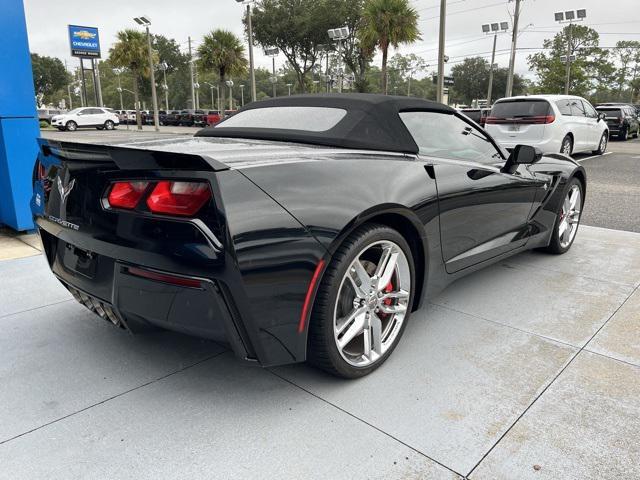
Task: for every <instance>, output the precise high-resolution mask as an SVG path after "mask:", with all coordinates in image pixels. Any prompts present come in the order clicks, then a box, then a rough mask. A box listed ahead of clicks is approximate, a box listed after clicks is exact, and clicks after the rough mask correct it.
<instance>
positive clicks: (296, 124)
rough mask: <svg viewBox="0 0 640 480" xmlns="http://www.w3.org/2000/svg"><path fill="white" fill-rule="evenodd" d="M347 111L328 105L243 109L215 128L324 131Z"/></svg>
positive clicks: (329, 128)
mask: <svg viewBox="0 0 640 480" xmlns="http://www.w3.org/2000/svg"><path fill="white" fill-rule="evenodd" d="M346 114H347V111H346V110H344V109H342V108H329V107H267V108H255V109H252V110H245V111H244V112H240V113H237V114H236V115H234V116H233V117H230V118H229V119H227V120H225V121H224V122H222V123H220V124H219V125H217V126H216V127H215V128H264V129H283V130H303V131H308V132H326V131H327V130H331V129H332V128H333V127H335V126H336V125H337V124H338V123H339V122H340V120H342V119H343V118H344V117H345V115H346Z"/></svg>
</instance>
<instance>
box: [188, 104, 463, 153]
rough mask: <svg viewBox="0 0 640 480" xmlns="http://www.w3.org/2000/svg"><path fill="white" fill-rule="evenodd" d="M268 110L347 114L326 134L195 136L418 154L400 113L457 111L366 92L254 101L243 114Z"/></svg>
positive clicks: (237, 131) (239, 130) (250, 131)
mask: <svg viewBox="0 0 640 480" xmlns="http://www.w3.org/2000/svg"><path fill="white" fill-rule="evenodd" d="M269 107H329V108H341V109H344V110H346V111H347V114H346V115H345V116H344V118H342V120H340V121H339V122H338V123H337V124H336V125H335V126H334V127H333V128H331V129H330V130H327V131H324V132H313V131H308V130H291V129H280V128H277V125H273V128H243V127H225V128H217V127H208V128H205V129H203V130H200V131H199V132H198V133H196V137H226V138H250V139H257V140H276V141H282V142H299V143H309V144H314V145H327V146H335V147H342V148H354V149H364V150H382V151H393V152H406V153H418V146H417V145H416V142H415V141H414V140H413V137H412V136H411V134H410V133H409V131H408V130H407V128H406V127H405V125H404V123H403V122H402V120H401V119H400V116H399V115H398V113H400V112H410V111H435V112H441V113H446V114H453V113H454V112H455V110H453V109H452V108H450V107H448V106H446V105H443V104H441V103H436V102H431V101H428V100H422V99H419V98H411V97H394V96H388V95H372V94H366V93H350V94H322V95H297V96H291V97H280V98H274V99H270V100H264V101H260V102H254V103H251V104H250V105H248V106H246V107H244V108H243V109H241V110H240V112H243V111H246V110H253V109H257V108H269Z"/></svg>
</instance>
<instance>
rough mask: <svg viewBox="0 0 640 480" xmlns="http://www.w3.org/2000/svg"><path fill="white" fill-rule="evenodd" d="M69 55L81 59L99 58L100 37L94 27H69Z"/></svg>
mask: <svg viewBox="0 0 640 480" xmlns="http://www.w3.org/2000/svg"><path fill="white" fill-rule="evenodd" d="M69 44H70V45H71V55H72V56H74V57H82V58H100V37H99V36H98V29H97V28H95V27H80V26H78V25H69Z"/></svg>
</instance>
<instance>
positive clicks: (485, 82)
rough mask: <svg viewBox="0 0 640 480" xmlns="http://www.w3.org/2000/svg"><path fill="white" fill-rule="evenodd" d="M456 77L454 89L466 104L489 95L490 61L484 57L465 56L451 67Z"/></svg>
mask: <svg viewBox="0 0 640 480" xmlns="http://www.w3.org/2000/svg"><path fill="white" fill-rule="evenodd" d="M451 74H452V76H453V78H454V79H455V87H454V90H455V91H456V93H457V97H458V98H459V99H460V100H462V101H463V102H464V103H465V104H467V105H471V102H472V101H473V100H476V99H479V98H486V97H487V90H488V87H489V62H488V61H486V60H485V59H484V58H482V57H471V58H465V59H464V60H463V61H462V63H458V64H456V65H454V66H453V67H452V68H451Z"/></svg>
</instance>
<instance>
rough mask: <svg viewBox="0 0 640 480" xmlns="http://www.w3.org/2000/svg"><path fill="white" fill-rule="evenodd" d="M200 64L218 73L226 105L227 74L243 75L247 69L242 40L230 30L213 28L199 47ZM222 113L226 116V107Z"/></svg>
mask: <svg viewBox="0 0 640 480" xmlns="http://www.w3.org/2000/svg"><path fill="white" fill-rule="evenodd" d="M198 56H199V57H200V65H201V66H202V67H203V68H204V69H205V70H206V69H212V70H214V71H215V72H216V73H217V74H218V78H219V81H220V92H221V97H222V100H223V101H222V104H223V105H224V99H225V94H224V86H225V78H226V77H227V76H233V75H242V74H243V73H245V72H246V70H247V58H246V57H245V56H244V46H243V44H242V40H240V39H239V38H238V37H237V36H235V35H234V34H233V33H232V32H230V31H228V30H221V29H218V30H213V31H211V32H210V33H209V34H207V35H205V36H204V38H203V39H202V44H201V45H200V46H199V47H198ZM221 110H222V111H221V112H220V114H221V115H222V116H224V110H225V109H224V107H223V108H222V109H221Z"/></svg>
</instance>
